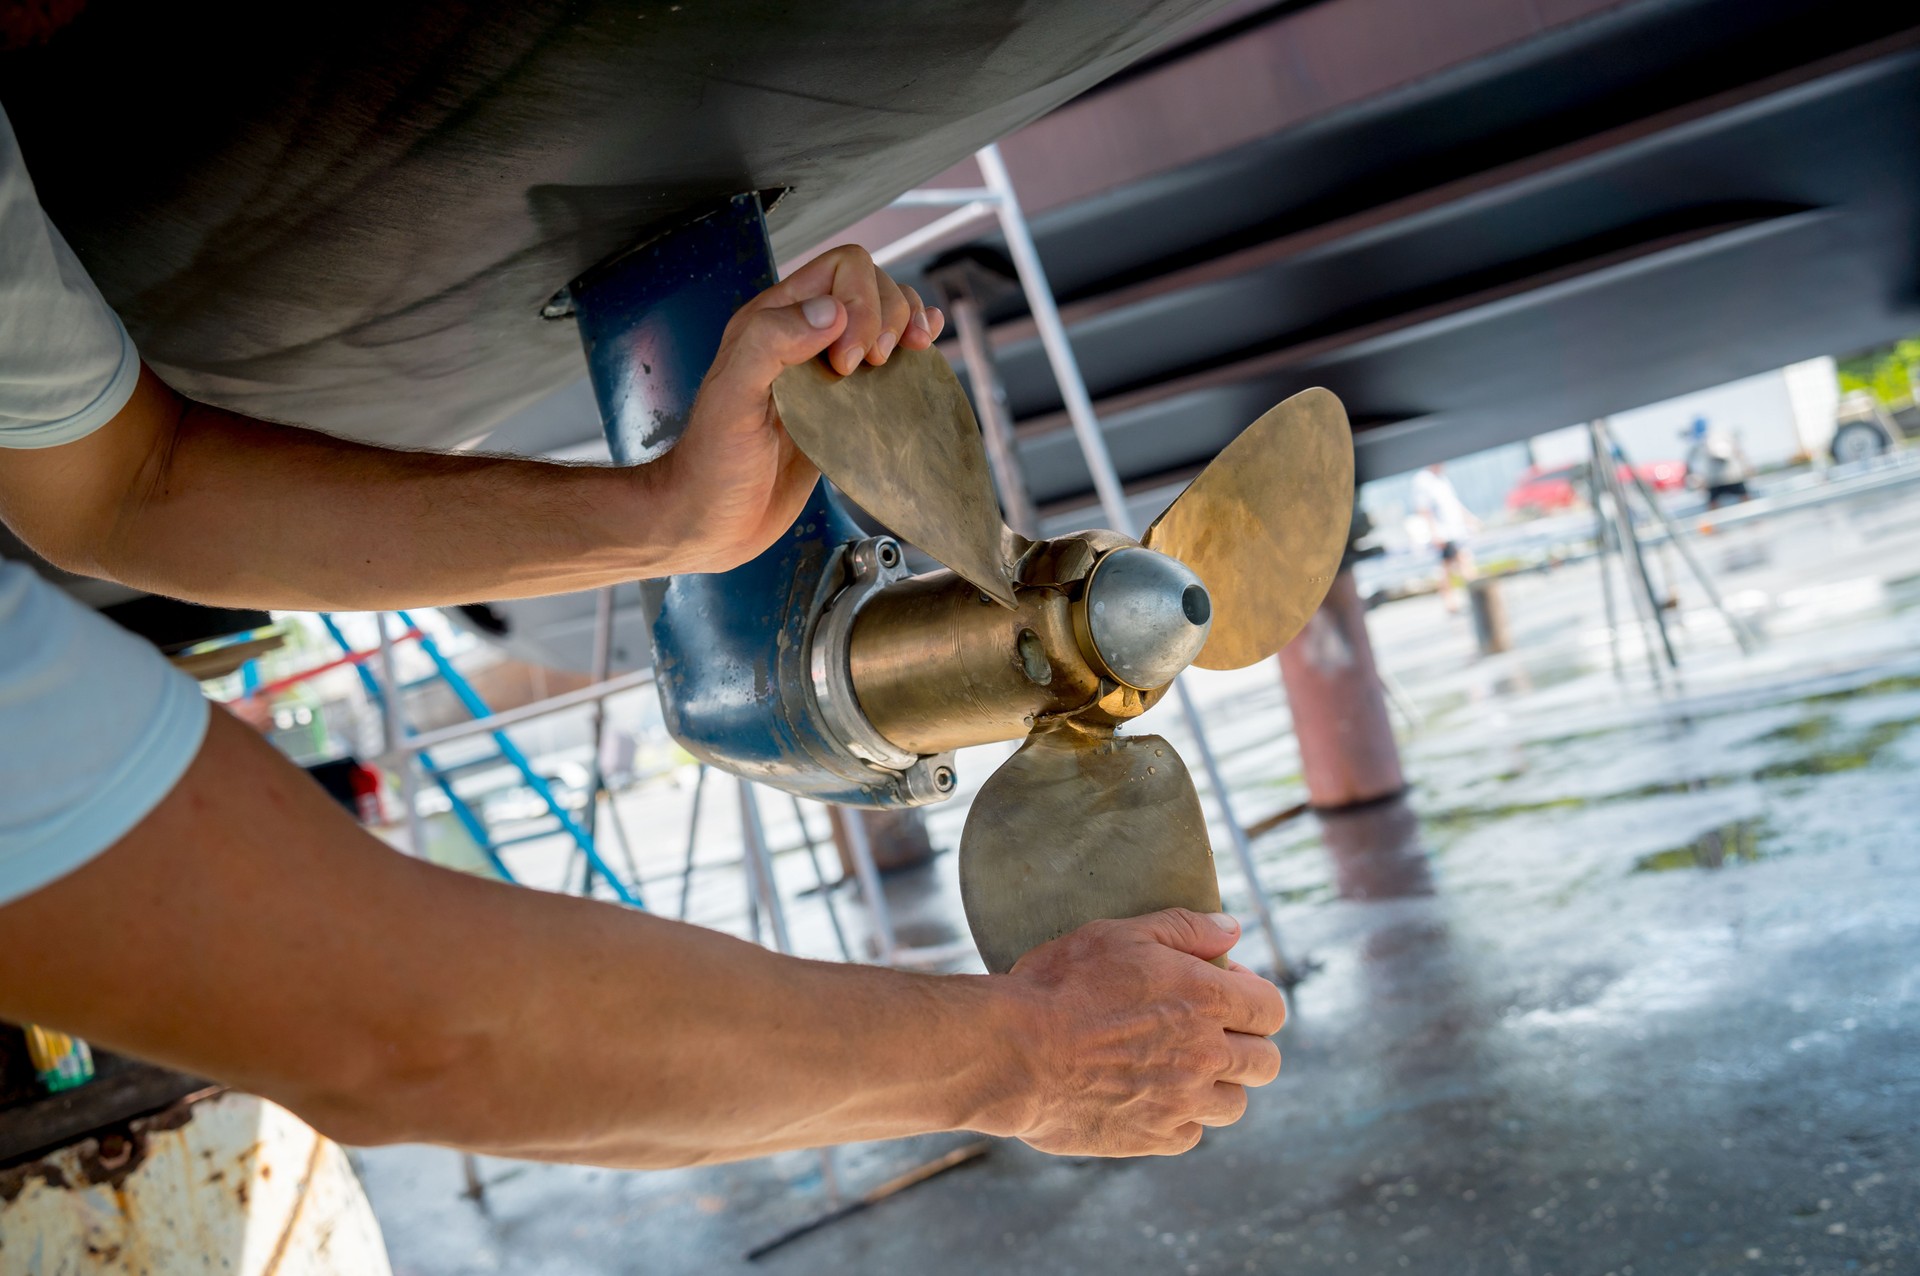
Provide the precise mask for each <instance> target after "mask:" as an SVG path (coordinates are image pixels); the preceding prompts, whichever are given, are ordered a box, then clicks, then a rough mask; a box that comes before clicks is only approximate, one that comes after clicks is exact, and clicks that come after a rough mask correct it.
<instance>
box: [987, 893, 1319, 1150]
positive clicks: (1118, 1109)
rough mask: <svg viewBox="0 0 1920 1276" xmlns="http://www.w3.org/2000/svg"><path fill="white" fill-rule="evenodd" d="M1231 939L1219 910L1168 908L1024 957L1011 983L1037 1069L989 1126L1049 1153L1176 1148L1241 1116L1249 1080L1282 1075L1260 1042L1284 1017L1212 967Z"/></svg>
mask: <svg viewBox="0 0 1920 1276" xmlns="http://www.w3.org/2000/svg"><path fill="white" fill-rule="evenodd" d="M1239 937H1240V931H1239V927H1238V925H1237V924H1235V923H1234V922H1233V920H1232V919H1231V918H1229V917H1226V916H1225V915H1224V914H1218V915H1215V916H1209V915H1207V914H1204V913H1194V912H1189V911H1188V910H1186V909H1184V908H1170V909H1167V910H1165V911H1164V912H1159V913H1150V914H1148V915H1147V916H1145V917H1136V918H1131V919H1129V920H1127V921H1102V922H1093V923H1091V924H1089V925H1086V926H1083V927H1081V928H1080V929H1079V930H1077V931H1075V932H1073V933H1072V934H1071V935H1068V936H1066V937H1065V938H1063V939H1057V940H1055V941H1054V942H1052V943H1050V944H1044V945H1042V946H1041V947H1039V948H1036V949H1034V950H1033V951H1032V952H1030V953H1028V954H1027V955H1026V956H1025V957H1023V958H1021V959H1020V961H1019V963H1018V964H1016V965H1015V966H1014V968H1013V970H1012V971H1011V972H1010V973H1009V974H1008V975H1007V976H1006V979H1007V980H1008V981H1009V982H1012V983H1017V984H1021V985H1024V986H1025V987H1024V989H1023V991H1024V992H1025V993H1026V994H1027V997H1028V1007H1029V1013H1028V1015H1027V1016H1026V1021H1027V1031H1028V1032H1030V1033H1031V1034H1032V1039H1033V1042H1034V1045H1033V1048H1032V1050H1031V1051H1030V1055H1029V1057H1030V1058H1031V1059H1032V1073H1031V1076H1030V1077H1029V1078H1028V1082H1029V1083H1028V1085H1027V1086H1026V1087H1025V1088H1024V1090H1023V1091H1022V1092H1021V1094H1020V1096H1019V1097H1018V1098H1016V1099H1012V1100H1010V1102H1009V1105H1008V1106H1009V1109H1010V1111H1008V1112H1007V1113H1006V1114H1005V1121H1004V1126H1003V1128H996V1129H994V1130H992V1131H991V1132H992V1133H1009V1134H1013V1135H1016V1136H1018V1137H1019V1138H1021V1139H1023V1140H1025V1141H1026V1142H1027V1143H1030V1144H1032V1145H1033V1146H1034V1147H1036V1148H1039V1149H1040V1150H1041V1151H1043V1152H1055V1153H1062V1154H1069V1155H1077V1156H1141V1155H1172V1154H1175V1153H1180V1152H1185V1151H1187V1150H1188V1149H1189V1148H1191V1147H1193V1145H1194V1144H1196V1143H1198V1142H1199V1141H1200V1134H1201V1130H1202V1129H1203V1127H1206V1126H1210V1125H1215V1126H1219V1125H1232V1124H1233V1123H1234V1122H1235V1121H1238V1120H1239V1119H1240V1116H1241V1114H1242V1113H1244V1112H1245V1111H1246V1108H1247V1090H1246V1087H1248V1086H1260V1085H1265V1084H1267V1083H1268V1082H1269V1081H1272V1080H1273V1079H1274V1078H1275V1077H1276V1076H1278V1075H1279V1074H1280V1051H1279V1050H1278V1048H1276V1047H1275V1046H1274V1044H1273V1042H1271V1041H1269V1040H1268V1038H1269V1037H1270V1036H1271V1035H1272V1034H1274V1033H1276V1032H1278V1031H1280V1027H1281V1025H1282V1024H1284V1023H1285V1022H1286V1020H1287V1003H1286V999H1285V998H1284V997H1283V996H1281V993H1280V990H1279V989H1278V988H1276V987H1274V986H1273V985H1272V984H1271V983H1269V982H1267V981H1266V980H1264V979H1262V978H1260V976H1258V975H1256V974H1254V973H1253V972H1252V971H1250V970H1248V969H1247V968H1246V967H1244V966H1241V965H1238V964H1237V963H1236V964H1234V965H1233V966H1232V967H1231V968H1230V969H1227V970H1221V969H1220V968H1219V967H1217V966H1212V965H1209V964H1208V963H1209V962H1210V961H1211V960H1212V959H1213V958H1215V957H1219V956H1221V955H1223V954H1224V953H1226V951H1227V950H1228V949H1229V948H1232V947H1233V945H1234V941H1235V940H1237V939H1238V938H1239ZM994 1124H995V1125H996V1126H1001V1125H1002V1122H999V1121H996V1122H995V1123H994Z"/></svg>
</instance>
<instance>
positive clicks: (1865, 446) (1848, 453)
mask: <svg viewBox="0 0 1920 1276" xmlns="http://www.w3.org/2000/svg"><path fill="white" fill-rule="evenodd" d="M1892 446H1893V440H1892V439H1890V438H1888V437H1887V432H1886V430H1884V429H1882V428H1881V427H1880V425H1879V423H1878V422H1875V421H1848V422H1847V423H1846V424H1845V425H1843V426H1841V427H1840V428H1839V429H1837V430H1835V431H1834V432H1833V459H1834V461H1835V462H1836V463H1837V464H1840V465H1845V464H1847V463H1848V462H1850V461H1870V460H1872V459H1873V458H1874V457H1876V456H1884V455H1885V454H1886V452H1887V449H1889V448H1891V447H1892Z"/></svg>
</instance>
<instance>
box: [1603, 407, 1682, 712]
mask: <svg viewBox="0 0 1920 1276" xmlns="http://www.w3.org/2000/svg"><path fill="white" fill-rule="evenodd" d="M1587 435H1588V438H1589V440H1590V441H1591V443H1592V445H1593V465H1594V469H1595V472H1596V473H1598V475H1599V476H1600V481H1601V482H1602V483H1605V484H1606V486H1607V493H1608V495H1609V496H1610V497H1611V498H1612V500H1613V512H1614V522H1615V525H1616V526H1617V527H1618V529H1619V533H1620V542H1621V545H1622V546H1623V549H1622V551H1621V553H1622V557H1623V558H1625V559H1626V560H1627V562H1628V564H1629V565H1630V567H1631V569H1632V570H1631V572H1630V576H1631V577H1633V578H1634V579H1637V580H1638V581H1639V583H1640V592H1638V593H1635V592H1634V591H1633V590H1632V589H1631V588H1629V589H1628V591H1627V592H1628V593H1629V594H1632V595H1633V598H1634V601H1635V603H1636V604H1641V603H1643V604H1644V609H1643V611H1642V613H1641V614H1642V618H1643V619H1646V618H1651V621H1652V624H1653V628H1654V630H1655V631H1656V632H1657V633H1658V634H1659V635H1660V647H1661V650H1662V652H1664V653H1665V655H1666V658H1667V666H1668V667H1669V668H1672V669H1678V668H1679V667H1680V659H1679V657H1678V656H1676V655H1675V654H1674V651H1673V636H1672V635H1671V634H1669V633H1668V632H1667V618H1666V616H1665V615H1664V614H1663V613H1662V612H1661V610H1660V595H1659V594H1658V592H1656V591H1655V589H1654V587H1653V577H1652V575H1651V574H1649V573H1648V571H1647V560H1646V556H1645V555H1644V554H1643V553H1641V547H1640V536H1639V533H1637V532H1636V531H1634V527H1633V511H1632V510H1631V509H1629V508H1628V506H1627V496H1626V491H1625V489H1624V488H1623V487H1622V486H1621V484H1620V475H1619V474H1618V473H1617V472H1616V469H1615V461H1614V457H1613V449H1612V447H1611V446H1610V443H1611V441H1610V440H1609V439H1608V437H1607V427H1606V422H1604V421H1589V422H1588V423H1587ZM1647 659H1648V661H1649V663H1652V664H1654V666H1655V668H1654V681H1655V682H1656V683H1660V684H1661V685H1663V686H1664V684H1665V679H1664V678H1663V677H1662V676H1661V673H1660V670H1659V668H1658V664H1657V661H1656V659H1655V656H1654V654H1653V652H1652V650H1651V648H1649V651H1648V654H1647Z"/></svg>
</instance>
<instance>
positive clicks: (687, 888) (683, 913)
mask: <svg viewBox="0 0 1920 1276" xmlns="http://www.w3.org/2000/svg"><path fill="white" fill-rule="evenodd" d="M699 768H700V769H699V770H697V771H695V772H694V775H693V810H692V811H691V813H689V814H688V816H687V864H686V867H685V868H683V869H681V870H680V912H679V914H678V915H679V918H680V920H681V921H685V920H687V901H688V900H689V899H691V898H693V852H694V848H695V847H697V846H698V845H699V838H700V794H701V791H702V790H704V789H705V788H706V787H707V770H708V767H707V764H706V763H704V762H702V763H700V764H699Z"/></svg>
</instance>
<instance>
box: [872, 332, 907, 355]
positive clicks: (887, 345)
mask: <svg viewBox="0 0 1920 1276" xmlns="http://www.w3.org/2000/svg"><path fill="white" fill-rule="evenodd" d="M899 342H900V338H898V337H896V336H894V335H893V334H892V333H891V332H883V333H881V334H880V340H878V341H876V342H874V343H873V352H874V353H875V354H877V355H879V356H880V362H882V363H885V362H886V361H887V356H888V355H890V354H892V353H893V348H894V346H896V345H898V344H899Z"/></svg>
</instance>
